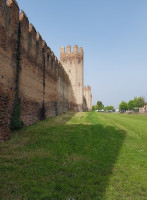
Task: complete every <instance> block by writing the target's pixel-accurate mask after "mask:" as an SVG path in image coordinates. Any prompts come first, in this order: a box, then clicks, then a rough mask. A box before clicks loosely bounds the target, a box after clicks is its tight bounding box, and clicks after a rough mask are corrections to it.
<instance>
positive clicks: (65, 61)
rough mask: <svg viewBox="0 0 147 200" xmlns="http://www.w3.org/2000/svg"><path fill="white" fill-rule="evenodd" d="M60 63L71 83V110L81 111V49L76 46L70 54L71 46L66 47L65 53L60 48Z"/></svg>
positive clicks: (63, 48) (63, 49) (62, 48)
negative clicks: (72, 96) (72, 95)
mask: <svg viewBox="0 0 147 200" xmlns="http://www.w3.org/2000/svg"><path fill="white" fill-rule="evenodd" d="M60 62H61V63H62V66H63V67H64V69H65V71H66V72H67V74H68V76H69V79H70V81H71V85H72V89H73V93H74V102H73V109H74V110H75V111H83V48H82V47H81V48H79V47H78V46H77V45H76V46H74V49H73V52H71V46H68V47H67V51H66V52H65V47H61V48H60Z"/></svg>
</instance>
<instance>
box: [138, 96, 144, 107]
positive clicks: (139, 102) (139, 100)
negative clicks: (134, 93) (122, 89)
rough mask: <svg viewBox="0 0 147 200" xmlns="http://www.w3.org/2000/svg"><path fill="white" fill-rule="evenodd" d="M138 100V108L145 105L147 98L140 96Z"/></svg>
mask: <svg viewBox="0 0 147 200" xmlns="http://www.w3.org/2000/svg"><path fill="white" fill-rule="evenodd" d="M137 101H138V108H141V107H143V106H144V105H145V100H144V98H143V97H138V99H137Z"/></svg>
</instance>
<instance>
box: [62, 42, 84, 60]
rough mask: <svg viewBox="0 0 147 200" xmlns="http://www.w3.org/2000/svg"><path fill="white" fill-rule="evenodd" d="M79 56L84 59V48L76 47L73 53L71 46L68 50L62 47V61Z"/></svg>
mask: <svg viewBox="0 0 147 200" xmlns="http://www.w3.org/2000/svg"><path fill="white" fill-rule="evenodd" d="M69 55H70V56H71V57H72V56H79V57H81V58H82V57H83V48H82V47H80V48H79V47H78V46H77V45H75V46H74V47H73V51H71V46H70V45H68V46H67V48H66V49H65V47H63V46H62V47H60V59H62V58H63V57H66V56H69Z"/></svg>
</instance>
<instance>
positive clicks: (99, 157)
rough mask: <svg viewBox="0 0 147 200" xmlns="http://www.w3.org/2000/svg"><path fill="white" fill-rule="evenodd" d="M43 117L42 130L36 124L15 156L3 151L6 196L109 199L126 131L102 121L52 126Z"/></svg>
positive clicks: (54, 199)
mask: <svg viewBox="0 0 147 200" xmlns="http://www.w3.org/2000/svg"><path fill="white" fill-rule="evenodd" d="M73 115H74V114H73ZM64 120H65V121H66V119H64ZM68 120H69V118H68ZM43 123H44V128H43V129H42V130H41V129H40V128H39V126H36V127H35V129H34V137H31V138H30V140H29V141H28V142H27V143H26V144H25V145H24V146H22V147H20V146H19V148H16V149H15V150H13V151H14V152H13V153H14V155H15V158H14V157H7V156H8V155H7V154H5V155H4V156H3V157H2V158H3V161H4V162H3V164H2V165H3V167H2V166H1V169H3V173H4V174H5V176H3V175H1V178H2V179H1V180H2V184H1V191H0V192H1V195H3V196H2V197H3V198H4V197H5V199H6V200H7V199H12V200H13V199H19V198H20V199H27V200H36V199H37V200H78V199H80V200H104V199H105V192H106V189H107V187H108V186H109V180H110V177H111V176H112V174H113V168H114V165H115V163H116V161H117V158H118V156H119V153H120V149H121V147H122V144H123V141H124V139H125V134H126V133H125V131H123V130H120V129H117V128H116V127H112V126H103V125H102V124H94V125H88V124H87V125H86V124H85V125H84V124H83V125H82V124H81V125H80V124H75V125H73V124H72V125H66V124H62V125H61V126H52V127H48V126H45V124H46V123H47V122H43ZM30 131H31V130H30ZM40 131H41V132H40ZM40 133H41V134H40ZM28 134H31V133H28ZM22 139H23V138H22ZM26 152H27V154H26ZM22 166H23V167H22ZM5 180H7V181H5ZM6 182H9V184H7V183H6ZM12 183H13V184H12ZM116 184H117V183H116ZM16 188H17V190H16ZM5 191H7V192H6V194H7V196H4V195H5ZM7 197H8V198H7Z"/></svg>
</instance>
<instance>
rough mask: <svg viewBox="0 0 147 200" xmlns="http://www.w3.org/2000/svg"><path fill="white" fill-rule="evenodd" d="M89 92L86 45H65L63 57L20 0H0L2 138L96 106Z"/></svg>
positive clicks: (0, 112)
mask: <svg viewBox="0 0 147 200" xmlns="http://www.w3.org/2000/svg"><path fill="white" fill-rule="evenodd" d="M86 91H88V90H85V89H84V87H83V49H82V48H80V50H79V48H78V46H75V47H74V52H73V53H71V47H70V46H68V47H67V52H66V53H65V49H64V47H62V48H61V51H60V61H59V60H58V59H57V57H56V56H55V55H54V53H53V52H52V50H51V49H50V48H49V47H48V46H47V44H46V42H45V41H44V40H43V39H42V37H41V36H40V34H39V33H38V32H37V31H36V29H35V27H34V26H33V25H32V24H30V23H29V20H28V18H27V16H26V14H25V13H24V12H23V11H21V13H19V6H18V4H17V2H16V1H15V0H7V1H6V0H0V140H6V139H9V138H10V136H11V134H10V132H11V130H16V129H19V128H21V127H22V126H28V125H31V124H33V123H35V122H37V121H39V120H42V119H45V118H48V117H52V116H57V115H59V114H61V113H63V112H67V111H69V110H71V111H83V110H91V108H90V106H91V104H90V102H89V100H90V99H88V98H89V96H88V92H89V93H90V94H91V89H90V91H88V92H86ZM90 101H91V100H90Z"/></svg>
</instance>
